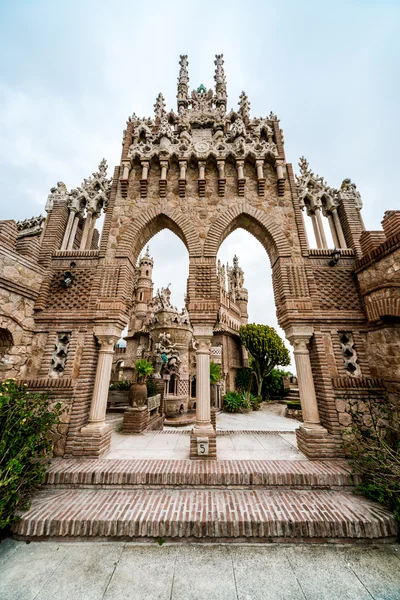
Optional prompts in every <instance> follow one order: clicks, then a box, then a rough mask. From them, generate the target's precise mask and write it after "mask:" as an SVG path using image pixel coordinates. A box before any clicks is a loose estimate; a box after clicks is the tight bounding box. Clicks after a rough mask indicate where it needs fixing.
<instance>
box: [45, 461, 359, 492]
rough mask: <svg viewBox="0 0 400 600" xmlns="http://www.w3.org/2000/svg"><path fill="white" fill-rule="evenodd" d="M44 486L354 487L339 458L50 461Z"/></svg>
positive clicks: (343, 462)
mask: <svg viewBox="0 0 400 600" xmlns="http://www.w3.org/2000/svg"><path fill="white" fill-rule="evenodd" d="M44 485H45V486H46V487H53V486H56V487H64V488H65V487H69V488H70V487H73V488H76V487H95V488H105V487H107V488H111V487H117V486H118V487H119V488H124V489H131V488H135V487H143V488H146V487H157V486H163V487H177V486H180V487H182V486H184V487H194V486H197V487H203V488H204V487H214V488H215V487H222V488H226V487H249V486H253V487H265V488H269V487H280V488H284V487H288V488H299V489H304V488H312V489H315V488H324V489H336V488H346V487H351V486H353V485H354V480H353V478H352V475H351V471H350V467H349V465H348V464H347V462H346V461H344V460H325V461H318V460H315V461H308V460H297V461H294V460H218V461H215V460H214V461H211V460H210V461H205V462H203V461H201V462H200V461H191V460H116V459H113V460H106V459H99V460H98V459H95V460H77V459H75V460H74V459H69V460H63V459H56V460H54V461H53V462H52V464H51V466H50V468H49V470H48V471H47V473H46V477H45V481H44Z"/></svg>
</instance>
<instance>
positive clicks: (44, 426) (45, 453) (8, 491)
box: [0, 379, 62, 529]
mask: <svg viewBox="0 0 400 600" xmlns="http://www.w3.org/2000/svg"><path fill="white" fill-rule="evenodd" d="M61 413H62V410H61V404H60V403H58V404H56V405H55V406H53V407H52V408H50V404H49V400H48V398H47V397H46V396H45V395H42V394H30V393H29V392H27V391H26V389H25V387H23V386H20V385H19V384H17V383H16V382H15V381H14V380H13V379H7V380H6V381H4V382H3V383H2V384H1V385H0V529H4V528H5V527H6V526H8V525H10V524H11V523H13V522H14V521H15V520H17V517H15V515H14V513H15V511H16V510H24V509H27V508H28V507H29V502H30V498H31V496H32V494H33V493H34V491H35V489H36V488H37V487H38V486H39V485H40V484H41V483H42V481H43V477H44V474H45V472H46V468H47V465H48V462H49V459H50V458H51V455H52V450H53V442H52V439H51V429H52V428H53V427H54V426H56V425H57V424H58V423H59V421H60V415H61Z"/></svg>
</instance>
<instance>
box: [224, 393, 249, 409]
mask: <svg viewBox="0 0 400 600" xmlns="http://www.w3.org/2000/svg"><path fill="white" fill-rule="evenodd" d="M241 408H244V398H243V394H239V392H228V393H227V394H225V396H224V410H226V412H230V413H237V412H239V411H240V409H241Z"/></svg>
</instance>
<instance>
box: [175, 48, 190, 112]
mask: <svg viewBox="0 0 400 600" xmlns="http://www.w3.org/2000/svg"><path fill="white" fill-rule="evenodd" d="M179 58H180V60H179V65H180V70H179V77H178V95H177V99H178V112H179V113H181V112H183V111H185V110H186V109H187V107H188V105H189V72H188V64H189V61H188V57H187V54H181V56H180V57H179Z"/></svg>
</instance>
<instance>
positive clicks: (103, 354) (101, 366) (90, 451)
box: [73, 325, 122, 458]
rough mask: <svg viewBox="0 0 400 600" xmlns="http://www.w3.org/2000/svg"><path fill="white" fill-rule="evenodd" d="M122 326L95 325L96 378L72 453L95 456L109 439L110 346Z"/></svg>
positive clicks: (111, 358)
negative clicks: (86, 419)
mask: <svg viewBox="0 0 400 600" xmlns="http://www.w3.org/2000/svg"><path fill="white" fill-rule="evenodd" d="M121 332H122V329H120V328H118V327H116V326H114V325H103V326H98V327H97V328H95V331H94V334H95V336H96V337H97V339H98V341H99V344H100V350H99V358H98V362H97V369H96V378H95V381H94V389H93V395H92V403H91V406H90V412H89V421H88V424H87V425H86V426H85V427H82V429H81V431H80V432H79V433H78V435H77V439H76V441H75V448H74V450H73V455H74V456H86V457H93V458H97V457H99V456H101V455H102V454H104V452H107V451H108V450H109V448H110V442H111V427H110V426H109V425H107V424H106V421H105V419H106V409H107V399H108V388H109V384H110V377H111V368H112V361H113V354H114V345H115V343H116V342H117V340H118V339H119V337H120V335H121Z"/></svg>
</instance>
